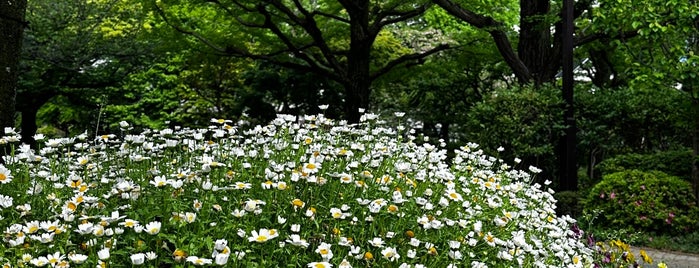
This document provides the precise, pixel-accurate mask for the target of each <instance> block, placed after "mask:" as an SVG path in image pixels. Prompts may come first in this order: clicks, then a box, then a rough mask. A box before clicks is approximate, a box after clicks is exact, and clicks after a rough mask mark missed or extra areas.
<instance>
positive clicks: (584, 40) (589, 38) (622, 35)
mask: <svg viewBox="0 0 699 268" xmlns="http://www.w3.org/2000/svg"><path fill="white" fill-rule="evenodd" d="M637 35H638V31H619V32H617V34H616V35H610V34H608V33H593V34H589V35H585V36H581V37H578V38H575V40H573V46H575V47H577V46H582V45H585V44H588V43H592V42H594V41H597V40H600V39H606V38H610V39H619V40H624V39H626V38H632V37H635V36H637Z"/></svg>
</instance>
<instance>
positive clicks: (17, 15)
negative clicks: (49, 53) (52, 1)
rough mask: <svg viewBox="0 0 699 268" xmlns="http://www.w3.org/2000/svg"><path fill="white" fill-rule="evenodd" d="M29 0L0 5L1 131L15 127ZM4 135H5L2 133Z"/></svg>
mask: <svg viewBox="0 0 699 268" xmlns="http://www.w3.org/2000/svg"><path fill="white" fill-rule="evenodd" d="M26 8H27V0H3V1H0V40H2V41H0V127H14V126H15V122H14V121H15V120H14V118H15V97H16V92H17V79H18V76H19V72H18V66H19V59H20V54H21V52H22V34H23V32H24V27H25V26H26V24H27V23H26V22H25V21H24V13H25V10H26ZM0 134H4V133H0Z"/></svg>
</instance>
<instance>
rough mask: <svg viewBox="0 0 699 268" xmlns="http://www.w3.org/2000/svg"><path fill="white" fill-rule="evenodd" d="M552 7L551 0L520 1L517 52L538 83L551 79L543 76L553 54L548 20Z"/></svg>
mask: <svg viewBox="0 0 699 268" xmlns="http://www.w3.org/2000/svg"><path fill="white" fill-rule="evenodd" d="M550 9H551V5H550V3H549V0H521V3H520V12H519V13H520V21H519V23H520V26H519V43H518V45H517V53H518V55H519V58H520V59H521V60H522V62H524V65H525V66H527V68H528V69H529V72H530V73H531V76H532V77H533V78H534V80H535V81H534V82H535V83H536V84H541V83H543V82H546V81H548V80H549V79H547V78H546V77H543V76H544V75H545V74H546V73H548V71H547V69H548V68H550V67H549V62H550V61H551V56H552V55H551V29H550V28H549V27H550V23H549V22H547V21H546V20H547V18H546V16H547V15H548V13H549V11H550ZM556 69H558V68H556Z"/></svg>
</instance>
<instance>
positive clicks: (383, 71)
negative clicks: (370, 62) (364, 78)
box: [370, 44, 450, 81]
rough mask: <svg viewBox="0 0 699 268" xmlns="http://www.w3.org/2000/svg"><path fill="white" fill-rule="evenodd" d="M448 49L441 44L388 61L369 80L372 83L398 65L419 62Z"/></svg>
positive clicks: (445, 45) (447, 46)
mask: <svg viewBox="0 0 699 268" xmlns="http://www.w3.org/2000/svg"><path fill="white" fill-rule="evenodd" d="M449 48H450V46H449V45H447V44H441V45H439V46H436V47H434V48H432V49H430V50H428V51H425V52H422V53H413V54H408V55H404V56H401V57H398V58H397V59H394V60H392V61H390V62H389V63H387V64H386V65H385V66H384V67H382V68H381V69H379V70H378V71H376V72H374V73H373V74H371V77H370V80H371V81H374V80H375V79H377V78H379V77H380V76H382V75H384V74H386V73H388V72H389V71H391V69H393V68H395V67H396V66H398V65H400V64H403V63H406V62H408V61H413V60H421V59H424V58H425V57H427V56H429V55H432V54H435V53H437V52H440V51H442V50H446V49H449Z"/></svg>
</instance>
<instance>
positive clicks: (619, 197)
mask: <svg viewBox="0 0 699 268" xmlns="http://www.w3.org/2000/svg"><path fill="white" fill-rule="evenodd" d="M584 204H585V209H586V213H591V212H595V211H597V212H599V213H600V214H599V215H598V217H597V219H596V220H597V224H600V225H605V226H608V227H617V228H633V229H635V230H638V231H644V232H655V233H680V232H686V231H689V230H693V229H695V228H696V226H697V219H698V216H699V209H698V208H697V206H696V202H695V198H694V195H693V194H692V188H691V185H690V184H689V183H688V182H686V181H683V180H681V179H679V178H677V177H674V176H669V175H667V174H665V173H662V172H659V171H651V172H644V171H640V170H629V171H622V172H617V173H613V174H609V175H605V176H604V177H603V178H602V181H601V182H600V183H598V184H597V185H595V187H594V188H592V190H591V191H590V193H589V194H588V196H587V198H586V199H585V201H584Z"/></svg>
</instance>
